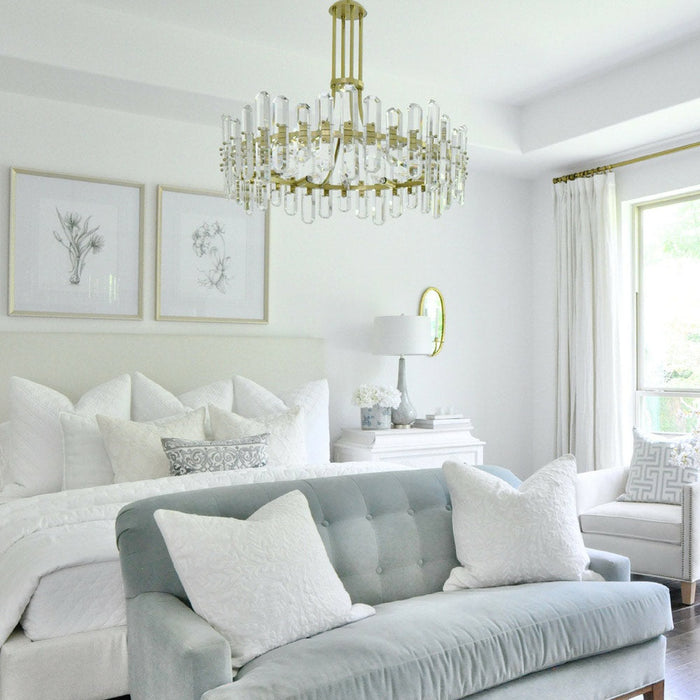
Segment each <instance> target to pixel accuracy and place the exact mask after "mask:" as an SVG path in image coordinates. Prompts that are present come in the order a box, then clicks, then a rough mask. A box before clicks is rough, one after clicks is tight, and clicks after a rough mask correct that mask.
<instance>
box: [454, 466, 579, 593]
mask: <svg viewBox="0 0 700 700" xmlns="http://www.w3.org/2000/svg"><path fill="white" fill-rule="evenodd" d="M442 469H443V472H444V474H445V479H446V481H447V486H448V488H449V490H450V496H451V498H452V527H453V530H454V537H455V546H456V550H457V559H458V560H459V562H460V564H461V565H462V566H460V567H456V568H454V569H453V570H452V572H451V573H450V576H449V578H448V579H447V581H446V583H445V586H444V590H446V591H451V590H456V589H459V588H487V587H490V586H508V585H512V584H516V583H526V582H533V581H580V580H581V579H582V578H583V576H584V571H585V570H586V567H587V566H588V564H589V558H588V554H587V552H586V548H585V546H584V543H583V537H582V535H581V530H580V529H579V525H578V518H577V515H576V461H575V459H574V457H573V456H572V455H565V456H563V457H560V458H559V459H557V460H555V461H554V462H551V463H550V464H548V465H547V466H545V467H542V468H541V469H539V470H538V471H537V472H535V473H534V474H533V475H532V476H531V477H530V478H529V479H526V480H525V481H523V482H522V484H520V486H519V487H518V488H517V489H516V488H513V487H512V486H510V484H507V483H506V482H505V481H503V479H499V478H498V477H497V476H493V475H492V474H488V473H486V472H484V471H482V470H480V469H477V468H476V467H471V466H468V465H466V464H459V463H457V462H445V464H444V465H443V467H442Z"/></svg>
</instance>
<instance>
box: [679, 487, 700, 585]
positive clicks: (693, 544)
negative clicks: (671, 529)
mask: <svg viewBox="0 0 700 700" xmlns="http://www.w3.org/2000/svg"><path fill="white" fill-rule="evenodd" d="M681 508H682V511H681V512H682V516H681V517H682V519H683V540H682V556H681V572H682V578H683V579H684V580H685V581H697V580H698V579H700V481H698V482H696V483H694V484H686V485H685V486H683V490H682V491H681Z"/></svg>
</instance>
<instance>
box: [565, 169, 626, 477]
mask: <svg viewBox="0 0 700 700" xmlns="http://www.w3.org/2000/svg"><path fill="white" fill-rule="evenodd" d="M554 213H555V219H556V235H557V268H558V269H557V294H558V303H557V316H558V337H557V344H558V347H557V414H556V415H557V427H556V443H557V444H556V448H557V452H558V453H559V454H562V453H565V452H571V453H572V454H574V455H575V457H576V462H577V464H578V468H579V471H588V470H591V469H602V468H605V467H614V466H621V465H622V446H623V444H624V442H625V440H624V435H623V429H624V428H623V424H624V418H623V417H624V415H625V412H626V409H627V407H628V401H629V397H628V396H626V395H624V385H625V382H624V380H623V371H622V365H621V349H620V337H619V328H620V326H619V319H620V316H621V314H620V311H621V310H620V308H619V304H620V303H621V301H622V299H623V298H624V296H625V295H624V294H623V293H622V290H621V289H619V284H620V281H621V280H623V279H626V277H627V276H626V275H625V274H624V264H623V260H622V257H621V246H620V239H619V235H620V234H619V231H618V227H617V200H616V193H615V176H614V174H613V173H612V172H608V173H599V174H596V175H594V176H592V177H581V178H578V179H576V180H571V181H568V182H558V183H555V185H554Z"/></svg>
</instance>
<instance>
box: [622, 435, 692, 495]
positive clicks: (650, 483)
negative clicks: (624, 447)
mask: <svg viewBox="0 0 700 700" xmlns="http://www.w3.org/2000/svg"><path fill="white" fill-rule="evenodd" d="M677 445H678V442H677V441H671V440H664V439H663V438H655V437H651V436H648V435H644V434H643V433H640V432H639V431H638V430H637V429H636V428H635V429H634V448H633V451H632V462H631V463H630V471H629V475H628V477H627V486H626V487H625V493H623V494H622V495H621V496H618V498H617V500H618V501H643V502H646V503H670V504H673V505H680V503H681V492H682V488H683V486H684V485H685V484H692V483H694V482H696V481H697V480H698V467H697V466H686V467H682V466H678V465H676V464H673V463H672V461H673V460H672V458H673V449H674V448H675V447H676V446H677Z"/></svg>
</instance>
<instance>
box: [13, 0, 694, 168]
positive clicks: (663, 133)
mask: <svg viewBox="0 0 700 700" xmlns="http://www.w3.org/2000/svg"><path fill="white" fill-rule="evenodd" d="M329 4H330V3H329V0H295V2H288V1H286V0H284V1H283V0H64V2H62V3H55V0H0V9H2V13H1V14H2V15H3V22H0V89H5V90H9V91H21V92H30V93H31V92H34V93H36V94H41V95H44V96H49V97H59V98H60V99H71V100H75V101H85V102H93V103H95V104H100V105H102V106H110V107H111V106H115V105H119V106H120V108H122V109H128V110H134V111H144V112H149V113H159V112H163V113H167V114H168V115H170V116H171V117H172V116H174V117H176V118H182V119H188V120H194V121H207V120H210V121H211V122H212V123H216V122H217V121H218V113H219V112H218V111H216V108H217V107H218V106H219V104H220V103H226V102H228V103H231V101H240V100H246V99H252V98H253V97H254V95H255V93H256V92H257V91H258V90H259V89H268V90H269V91H270V92H271V93H273V94H276V93H277V92H278V91H279V92H282V93H284V94H287V95H288V96H289V97H290V99H300V100H301V99H303V100H304V101H308V102H310V101H312V100H313V98H314V96H315V95H316V94H317V93H318V92H321V91H322V90H325V89H327V81H328V78H329V73H330V30H331V20H330V17H329V15H328V11H327V10H328V5H329ZM363 4H364V6H365V8H366V9H367V12H368V15H367V18H366V20H365V85H366V92H368V93H373V94H379V95H380V96H381V97H383V98H385V104H387V105H388V104H396V106H399V107H405V106H406V105H407V103H406V104H404V100H406V99H407V100H408V101H417V102H424V101H425V100H426V99H427V98H428V97H435V98H436V99H437V100H438V101H439V102H440V103H441V104H442V105H443V106H444V107H445V108H447V109H449V113H450V114H451V115H452V116H453V120H454V121H455V122H462V121H464V122H466V123H467V124H468V125H469V127H470V134H471V140H472V143H473V144H474V146H475V150H476V152H477V156H476V157H477V162H478V158H479V154H480V155H481V158H482V160H483V162H484V163H487V162H488V163H489V164H491V165H496V166H498V167H508V168H510V169H512V170H513V171H514V172H520V173H522V174H523V175H525V176H529V175H532V174H533V173H534V172H537V171H541V170H542V169H543V168H549V169H551V168H557V167H565V166H567V165H573V164H577V163H585V162H586V161H592V160H595V159H596V158H599V157H604V156H605V155H606V154H607V155H611V154H618V153H622V152H627V151H631V150H634V149H637V148H644V147H646V146H649V145H651V144H653V143H657V142H665V141H667V140H669V139H671V140H673V139H676V138H686V137H687V135H688V134H690V133H695V132H697V131H700V78H698V75H697V66H698V65H700V1H699V0H527V1H525V0H433V2H425V0H421V1H420V2H419V0H401V1H399V0H365V1H364V3H363ZM59 22H60V24H62V25H63V26H64V29H63V30H62V31H59V32H56V26H57V23H59ZM76 25H77V26H76ZM68 28H70V30H69V29H68ZM54 35H56V36H54ZM61 37H62V38H61ZM3 69H4V70H3ZM100 86H101V87H100ZM52 91H53V92H52ZM110 100H113V102H114V104H112V103H111V102H110ZM176 105H181V107H180V108H178V107H176ZM174 109H175V110H176V112H175V114H174V113H173V110H174ZM209 115H211V116H209Z"/></svg>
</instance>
